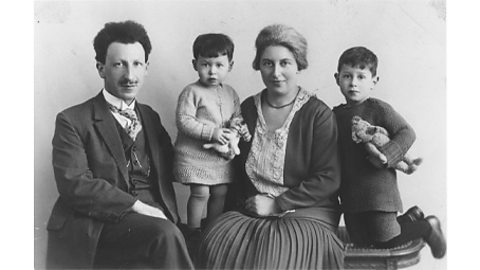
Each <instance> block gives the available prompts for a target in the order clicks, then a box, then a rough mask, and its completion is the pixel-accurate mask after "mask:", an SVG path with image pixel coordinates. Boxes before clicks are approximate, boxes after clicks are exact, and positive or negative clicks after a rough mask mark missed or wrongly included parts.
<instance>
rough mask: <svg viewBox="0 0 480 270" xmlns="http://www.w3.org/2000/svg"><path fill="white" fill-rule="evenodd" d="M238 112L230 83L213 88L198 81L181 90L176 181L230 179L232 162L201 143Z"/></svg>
mask: <svg viewBox="0 0 480 270" xmlns="http://www.w3.org/2000/svg"><path fill="white" fill-rule="evenodd" d="M239 115H240V99H239V97H238V95H237V93H236V92H235V90H234V89H233V88H232V87H230V86H229V85H226V84H223V85H221V86H219V87H217V88H216V89H212V88H206V87H204V86H203V85H201V84H200V83H199V82H198V81H197V82H195V83H192V84H189V85H187V86H186V87H185V88H184V89H183V91H182V92H181V94H180V96H179V97H178V105H177V110H176V124H177V128H178V134H177V140H176V142H175V158H174V174H175V179H176V181H178V182H181V183H185V184H190V183H195V184H203V185H216V184H222V183H229V182H231V181H232V177H233V176H232V165H231V162H230V161H228V160H225V159H224V158H223V157H221V156H220V155H219V154H218V153H217V152H215V150H212V149H209V150H206V149H203V147H202V146H203V144H205V143H207V142H210V141H211V140H212V135H213V131H214V129H215V128H221V127H225V126H226V124H227V123H228V121H229V120H230V119H231V118H232V117H237V116H239Z"/></svg>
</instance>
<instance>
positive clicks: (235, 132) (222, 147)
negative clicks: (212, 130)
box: [203, 117, 252, 160]
mask: <svg viewBox="0 0 480 270" xmlns="http://www.w3.org/2000/svg"><path fill="white" fill-rule="evenodd" d="M228 128H229V129H230V131H231V132H230V133H229V134H228V137H229V138H228V143H226V144H220V143H217V142H213V143H206V144H204V145H203V148H204V149H213V150H215V151H217V152H218V153H219V154H220V155H221V156H222V157H223V158H225V159H227V160H230V159H233V158H234V157H235V156H236V155H238V154H240V149H239V148H238V142H239V141H240V138H242V139H243V140H244V141H246V142H249V141H250V139H251V138H252V135H251V134H250V132H249V131H248V128H247V125H246V124H245V122H244V121H243V118H242V117H234V118H232V119H231V120H230V121H229V122H228Z"/></svg>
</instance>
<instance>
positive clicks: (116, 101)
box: [102, 88, 135, 110]
mask: <svg viewBox="0 0 480 270" xmlns="http://www.w3.org/2000/svg"><path fill="white" fill-rule="evenodd" d="M102 94H103V97H105V100H106V101H107V102H108V103H110V104H112V105H113V106H115V107H117V108H118V109H119V110H125V109H132V110H133V109H135V100H134V101H133V102H132V103H131V104H130V105H128V104H127V103H126V102H125V101H123V99H120V98H118V97H116V96H114V95H112V94H110V93H109V92H108V91H107V90H106V89H105V88H103V89H102Z"/></svg>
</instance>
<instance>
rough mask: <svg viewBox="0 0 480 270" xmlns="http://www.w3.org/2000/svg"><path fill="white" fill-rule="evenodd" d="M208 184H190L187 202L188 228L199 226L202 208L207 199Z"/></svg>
mask: <svg viewBox="0 0 480 270" xmlns="http://www.w3.org/2000/svg"><path fill="white" fill-rule="evenodd" d="M208 189H209V188H208V186H204V185H197V184H193V185H190V198H188V203H187V225H188V227H190V228H193V229H195V228H200V222H201V220H202V214H203V209H204V208H205V203H206V202H207V200H208Z"/></svg>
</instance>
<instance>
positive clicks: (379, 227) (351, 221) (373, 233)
mask: <svg viewBox="0 0 480 270" xmlns="http://www.w3.org/2000/svg"><path fill="white" fill-rule="evenodd" d="M344 219H345V225H346V227H347V231H348V234H349V236H350V240H351V241H352V242H353V243H355V244H356V245H359V246H370V245H373V244H376V243H382V242H386V241H388V240H390V239H392V238H394V237H395V236H398V235H400V233H401V229H400V224H398V222H397V212H382V211H367V212H359V213H345V214H344Z"/></svg>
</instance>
